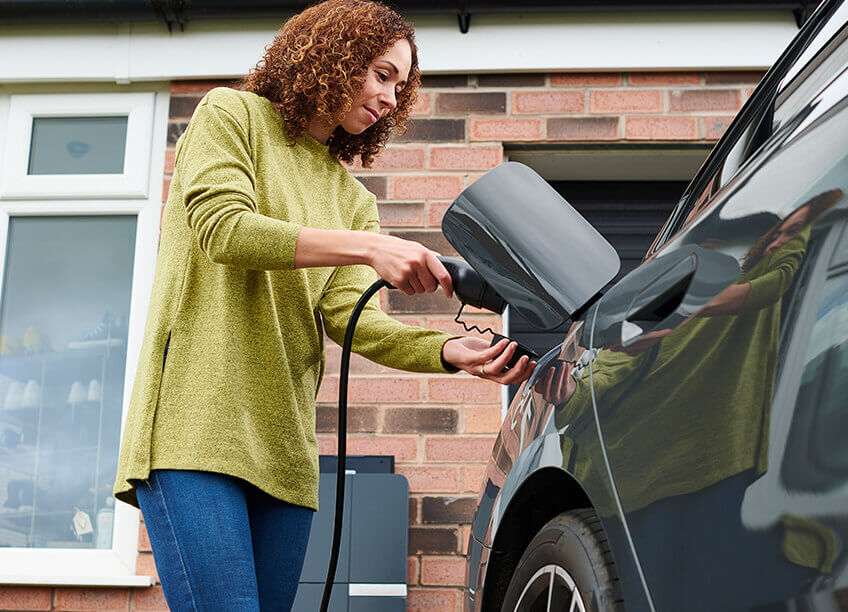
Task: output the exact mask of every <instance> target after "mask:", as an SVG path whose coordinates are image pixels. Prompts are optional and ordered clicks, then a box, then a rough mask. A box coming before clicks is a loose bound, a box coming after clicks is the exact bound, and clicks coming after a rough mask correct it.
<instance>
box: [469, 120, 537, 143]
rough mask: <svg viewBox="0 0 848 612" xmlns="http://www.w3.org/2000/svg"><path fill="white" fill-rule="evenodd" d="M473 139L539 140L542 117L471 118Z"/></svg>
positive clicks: (470, 128)
mask: <svg viewBox="0 0 848 612" xmlns="http://www.w3.org/2000/svg"><path fill="white" fill-rule="evenodd" d="M470 122H471V123H470V127H469V130H470V135H471V140H508V141H513V140H539V139H541V138H542V120H541V119H514V118H505V119H478V118H472V119H471V120H470Z"/></svg>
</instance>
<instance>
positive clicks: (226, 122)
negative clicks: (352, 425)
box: [115, 0, 534, 610]
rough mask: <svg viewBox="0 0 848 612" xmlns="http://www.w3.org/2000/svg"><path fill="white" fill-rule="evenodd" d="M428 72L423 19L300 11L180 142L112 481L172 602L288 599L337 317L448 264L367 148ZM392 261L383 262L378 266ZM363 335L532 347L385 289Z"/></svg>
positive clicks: (305, 528) (280, 603)
mask: <svg viewBox="0 0 848 612" xmlns="http://www.w3.org/2000/svg"><path fill="white" fill-rule="evenodd" d="M419 82H420V73H419V70H418V64H417V58H416V48H415V42H414V38H413V31H412V28H411V27H410V26H409V25H408V24H406V23H405V22H403V21H402V20H401V19H400V17H399V16H398V15H397V14H395V13H394V12H393V11H391V10H390V9H388V8H386V7H385V6H383V5H381V4H377V3H373V2H365V1H361V0H330V1H329V2H325V3H323V4H320V5H317V6H314V7H311V8H309V9H307V10H306V11H304V12H303V13H301V14H299V15H297V16H295V17H294V18H292V19H291V20H290V21H288V22H287V23H286V24H285V26H284V27H283V29H282V30H281V31H280V33H279V34H278V36H277V37H276V38H275V40H274V42H273V43H272V44H271V45H270V46H269V48H268V50H267V53H266V55H265V57H264V59H263V60H262V61H261V62H260V63H259V64H258V66H257V67H256V68H255V69H254V70H253V71H252V72H251V74H250V75H249V76H248V77H247V78H246V79H245V80H244V81H243V82H242V84H241V91H236V90H230V89H224V88H218V89H215V90H213V91H211V92H210V93H209V94H208V95H207V96H206V97H205V98H204V99H203V101H202V102H201V103H200V105H199V106H198V108H197V110H196V111H195V113H194V116H193V118H192V120H191V122H190V124H189V126H188V128H187V130H186V132H185V134H183V136H182V137H181V138H180V140H179V142H178V143H177V148H176V158H175V168H174V176H173V179H172V182H171V189H170V194H169V197H168V202H167V204H166V206H165V212H164V218H163V223H162V242H161V247H160V254H159V261H158V265H157V271H156V277H155V281H154V287H153V294H152V300H151V305H150V311H149V315H148V321H147V328H146V334H145V338H144V343H143V348H142V354H141V359H140V362H139V369H138V373H137V376H136V380H135V386H134V388H133V394H132V399H131V404H130V412H129V416H128V419H127V425H126V429H125V434H124V440H123V444H122V448H121V457H120V465H119V468H118V477H117V482H116V485H115V495H116V497H118V499H121V500H123V501H126V502H128V503H131V504H134V505H138V506H140V507H141V510H142V514H143V516H144V518H145V522H146V525H147V530H148V532H149V534H150V540H151V545H152V548H153V553H154V557H155V559H156V565H157V569H158V572H159V576H160V579H161V581H162V585H163V589H164V591H165V595H166V598H167V600H168V604H169V605H170V606H171V608H172V609H215V610H230V609H237V610H257V609H260V608H261V609H262V610H270V609H288V608H289V607H290V606H291V603H292V601H293V599H294V594H295V590H296V587H297V582H298V578H299V575H300V570H301V566H302V563H303V557H304V553H305V547H306V543H307V540H308V535H309V528H310V524H311V520H312V513H313V511H314V510H315V509H317V505H318V448H317V442H316V436H315V394H316V391H317V389H318V386H319V384H320V380H321V376H322V374H323V370H324V347H323V340H322V339H323V331H326V333H327V335H329V336H330V337H331V338H332V339H333V340H334V341H336V342H341V340H342V338H343V336H344V331H345V326H346V325H347V322H348V318H349V314H350V312H351V310H352V308H353V306H354V304H355V303H356V300H357V299H358V298H359V296H360V295H361V294H362V292H363V291H364V290H365V289H366V288H367V287H368V286H369V285H370V284H371V283H372V282H373V281H374V280H376V278H377V275H379V276H381V277H382V278H384V279H386V280H387V281H389V282H390V283H391V284H392V285H394V286H395V287H398V288H399V289H400V290H401V291H403V292H404V293H406V294H408V295H411V294H414V293H421V292H424V291H435V290H436V289H437V288H438V287H439V286H441V287H442V288H443V289H444V291H445V293H446V294H447V295H449V296H450V295H451V291H452V288H451V283H450V277H449V275H448V274H447V272H446V270H445V269H444V267H443V266H442V265H441V263H440V262H439V261H438V259H437V258H436V254H435V253H433V252H432V251H430V250H428V249H426V248H424V247H423V246H421V245H420V244H417V243H414V242H409V241H405V240H401V239H398V238H396V237H392V236H384V235H381V234H379V224H378V217H377V207H376V203H375V198H374V196H373V195H371V194H369V193H368V192H367V191H366V190H365V189H364V188H363V187H362V186H361V184H360V183H359V182H358V181H356V180H355V179H354V178H353V177H352V176H351V175H350V174H349V173H348V172H347V171H346V170H345V168H344V167H343V166H342V165H341V164H340V163H339V160H341V161H345V162H351V161H353V159H354V157H357V156H358V157H359V158H360V159H361V161H362V164H363V165H364V166H368V165H369V164H370V162H371V160H372V159H373V157H374V155H375V154H376V153H377V152H378V151H379V149H380V147H381V146H383V144H384V142H385V141H386V139H387V138H388V136H389V135H390V134H391V132H392V131H393V129H395V128H396V127H401V126H402V125H403V123H404V122H405V121H406V119H407V118H408V116H409V114H410V112H411V109H412V105H413V103H414V100H415V96H416V88H417V86H418V84H419ZM374 271H376V273H377V274H374ZM357 329H358V332H357V336H356V338H355V340H354V343H353V350H354V351H356V352H358V353H360V354H362V355H364V356H366V357H368V358H370V359H372V360H374V361H377V362H379V363H381V364H384V365H386V366H390V367H395V368H400V369H406V370H410V371H419V372H447V371H456V370H464V371H466V372H469V373H471V374H473V375H475V376H481V377H483V378H486V379H488V380H492V381H496V382H500V383H505V384H509V383H517V382H520V381H522V380H524V379H526V378H527V377H528V376H529V375H530V373H531V371H532V368H533V365H534V364H532V363H528V361H527V359H526V358H522V360H521V361H520V362H519V363H518V365H517V366H516V367H514V368H512V369H510V370H508V371H502V370H503V368H504V366H505V364H506V363H507V362H508V360H509V359H510V357H511V356H512V354H513V353H514V350H515V345H514V344H510V345H509V346H506V342H503V341H502V342H501V343H500V344H498V345H496V346H494V347H491V348H490V347H489V346H488V342H486V341H485V340H482V339H479V338H456V337H452V336H450V335H448V334H444V333H442V332H437V331H431V330H425V329H421V328H416V327H409V326H405V325H402V324H400V323H398V322H397V321H394V320H392V319H390V318H389V317H387V316H386V315H384V314H383V313H382V312H381V311H380V309H379V307H378V305H377V303H376V302H372V303H371V304H370V305H369V307H368V308H367V309H366V310H365V311H364V312H363V314H362V317H361V319H360V322H359V325H358V328H357Z"/></svg>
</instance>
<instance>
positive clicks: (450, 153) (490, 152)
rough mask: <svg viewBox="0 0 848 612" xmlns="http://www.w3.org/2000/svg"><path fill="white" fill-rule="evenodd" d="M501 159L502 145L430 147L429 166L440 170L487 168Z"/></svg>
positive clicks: (495, 164) (493, 165) (498, 162)
mask: <svg viewBox="0 0 848 612" xmlns="http://www.w3.org/2000/svg"><path fill="white" fill-rule="evenodd" d="M502 161H503V147H431V149H430V167H431V168H436V169H440V170H488V169H489V168H494V167H495V166H497V165H498V164H500V163H501V162H502Z"/></svg>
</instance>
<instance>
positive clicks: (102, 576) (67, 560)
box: [0, 86, 169, 586]
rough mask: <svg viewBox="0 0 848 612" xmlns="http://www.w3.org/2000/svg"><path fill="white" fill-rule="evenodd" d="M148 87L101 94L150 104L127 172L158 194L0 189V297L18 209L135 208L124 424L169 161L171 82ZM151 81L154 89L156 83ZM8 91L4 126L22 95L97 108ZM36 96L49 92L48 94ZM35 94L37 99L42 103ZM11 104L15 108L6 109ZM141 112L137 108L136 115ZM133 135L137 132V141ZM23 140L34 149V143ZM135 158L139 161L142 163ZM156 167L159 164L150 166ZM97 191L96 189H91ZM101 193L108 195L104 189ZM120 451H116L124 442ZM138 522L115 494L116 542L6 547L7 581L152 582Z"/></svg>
mask: <svg viewBox="0 0 848 612" xmlns="http://www.w3.org/2000/svg"><path fill="white" fill-rule="evenodd" d="M147 89H148V91H146V92H144V93H126V94H105V95H104V94H96V95H97V96H98V97H101V98H102V99H103V100H106V99H109V100H111V102H110V106H109V108H112V109H114V108H116V107H118V106H120V105H119V104H115V102H116V101H117V100H118V98H119V97H121V96H127V97H128V98H129V100H128V101H127V103H126V104H123V103H122V104H123V106H122V107H123V108H128V107H129V106H130V105H131V106H132V107H134V108H147V109H148V110H149V112H145V113H146V114H142V115H141V116H142V117H144V116H146V117H147V122H146V124H144V125H142V126H141V127H138V125H135V126H134V128H133V129H132V130H130V129H128V130H127V143H128V146H127V150H128V151H131V150H133V149H134V148H135V147H136V146H137V147H138V148H139V149H142V150H143V151H146V152H147V153H146V157H141V156H139V155H133V156H128V157H127V158H126V159H127V166H126V168H127V170H128V171H129V172H128V173H125V174H130V175H132V176H135V177H139V176H144V177H145V185H144V189H143V193H145V194H155V195H152V196H148V197H146V198H144V199H141V198H137V199H117V198H119V197H121V196H122V195H123V196H126V193H127V192H126V191H124V192H121V193H115V192H111V194H110V197H109V198H108V199H81V198H82V196H79V197H78V198H76V199H63V198H64V197H67V196H68V193H67V191H60V186H61V181H63V180H64V181H67V182H66V183H65V184H66V185H68V191H72V190H73V189H74V188H76V187H77V185H78V181H75V180H68V179H73V178H77V177H74V176H69V175H62V176H61V177H50V178H56V179H57V180H56V181H55V182H54V183H52V184H47V183H45V184H44V185H45V187H44V189H43V190H42V191H37V190H35V189H34V188H33V189H31V190H28V191H26V193H24V194H22V195H20V196H19V197H17V198H15V199H11V198H10V197H9V196H8V192H4V193H3V196H2V197H0V299H2V291H3V275H4V273H5V265H6V256H7V251H8V228H9V222H10V220H11V219H12V218H14V217H18V216H26V217H32V216H44V217H62V216H81V215H88V216H90V215H103V216H112V215H136V217H137V225H136V241H135V252H134V256H133V264H132V274H133V278H132V289H131V294H130V313H129V329H128V337H127V361H126V366H125V371H124V394H123V398H122V414H121V431H122V432H123V428H124V426H125V423H126V416H127V408H128V406H129V399H130V394H131V392H132V385H133V379H134V376H135V372H136V368H137V366H138V357H139V353H140V351H141V342H142V336H143V333H144V324H145V321H146V318H147V306H148V303H149V300H150V292H151V287H152V284H153V273H154V270H155V266H156V255H157V251H158V237H159V225H160V218H161V208H162V203H161V202H160V199H159V194H160V193H161V185H162V181H163V179H164V176H163V171H162V170H161V169H163V168H164V162H165V147H166V141H167V125H168V103H169V90H168V87H167V86H162V87H150V86H148V87H147ZM150 89H155V90H154V91H150ZM3 98H4V96H2V94H0V126H2V125H4V124H7V125H8V122H10V121H17V120H19V115H16V114H15V113H14V112H12V111H13V110H14V106H15V98H17V99H18V100H20V99H25V100H26V101H27V105H26V107H27V108H28V109H35V108H41V109H46V108H47V106H48V105H47V102H48V101H49V102H50V103H52V104H58V103H61V104H66V103H67V102H69V101H72V100H73V99H74V98H79V99H81V100H83V102H80V103H77V104H72V106H73V107H74V108H76V109H77V111H78V113H79V114H80V115H88V114H90V113H91V112H92V110H91V108H92V107H91V106H90V105H89V104H87V102H88V100H90V99H91V98H90V94H79V95H78V96H75V95H73V94H70V95H55V94H45V95H43V96H41V95H27V96H14V95H12V96H5V100H4V99H3ZM10 98H11V104H10ZM37 98H43V100H38V99H37ZM142 98H144V100H142ZM30 102H35V104H31V103H30ZM42 102H44V103H42ZM4 107H5V109H6V110H8V112H6V113H4V112H3V111H4ZM131 112H132V111H131ZM4 115H5V116H4ZM70 115H71V113H69V112H68V108H67V106H65V108H64V109H63V116H70ZM53 116H55V114H54V115H53ZM138 116H139V115H136V117H138ZM130 117H131V119H130V122H131V123H132V122H133V118H134V116H133V115H130ZM135 121H136V123H137V122H138V121H139V119H135ZM30 123H31V119H30ZM142 128H144V129H142ZM22 136H23V137H24V138H26V135H25V134H24V135H22V133H20V132H17V135H16V133H15V132H14V131H12V130H9V131H7V141H6V143H5V150H6V151H7V152H8V151H9V150H11V149H12V148H14V145H13V143H14V142H16V140H17V139H18V138H21V137H22ZM134 138H136V139H138V142H136V141H135V140H134ZM17 142H18V143H20V142H21V141H19V140H17ZM23 142H25V143H29V142H30V140H29V139H26V140H24V141H23ZM20 148H23V149H28V146H27V147H20ZM2 150H3V143H2V142H0V151H2ZM22 156H23V158H24V159H26V158H28V151H27V152H24V153H21V152H16V154H15V155H14V156H13V162H14V163H19V162H20V159H21V157H22ZM0 164H2V165H3V166H4V167H5V168H6V169H7V170H8V164H6V159H3V158H0ZM132 164H135V167H133V166H132ZM151 167H153V168H158V169H160V170H158V171H156V172H150V168H151ZM100 176H102V175H100ZM91 191H92V190H89V193H90V192H91ZM116 191H118V190H116ZM135 193H142V190H136V192H135ZM101 197H103V195H102V193H101ZM35 198H38V201H33V200H34V199H35ZM115 451H116V452H117V449H115ZM139 525H140V520H139V512H138V510H137V509H135V508H133V507H132V506H130V505H128V504H125V503H123V502H119V501H116V502H115V513H114V523H113V537H112V548H111V549H105V550H104V549H100V550H98V549H59V548H23V547H20V548H13V547H10V548H0V584H49V585H54V586H55V585H78V586H150V585H152V584H153V578H152V577H151V576H139V575H137V574H136V560H137V557H138V535H139Z"/></svg>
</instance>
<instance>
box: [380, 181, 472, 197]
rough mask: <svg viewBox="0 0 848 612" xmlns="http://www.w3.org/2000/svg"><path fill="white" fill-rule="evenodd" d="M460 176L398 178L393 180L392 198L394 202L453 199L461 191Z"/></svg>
mask: <svg viewBox="0 0 848 612" xmlns="http://www.w3.org/2000/svg"><path fill="white" fill-rule="evenodd" d="M462 188H463V184H462V177H461V176H458V175H456V176H445V175H441V176H439V175H428V176H399V177H397V178H395V179H394V191H393V198H394V199H396V200H421V199H424V200H444V199H453V198H455V197H456V196H458V195H459V193H460V192H461V191H462Z"/></svg>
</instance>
